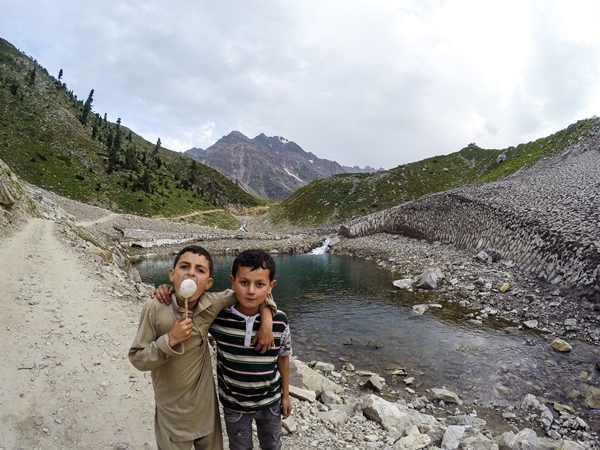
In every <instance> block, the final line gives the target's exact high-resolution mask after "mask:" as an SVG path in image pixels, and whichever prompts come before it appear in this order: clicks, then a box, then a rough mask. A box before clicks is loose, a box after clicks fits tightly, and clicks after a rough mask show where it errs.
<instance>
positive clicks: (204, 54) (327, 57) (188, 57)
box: [0, 0, 600, 169]
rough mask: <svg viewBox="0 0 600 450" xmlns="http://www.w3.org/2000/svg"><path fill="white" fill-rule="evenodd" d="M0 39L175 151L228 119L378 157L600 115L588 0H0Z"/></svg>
mask: <svg viewBox="0 0 600 450" xmlns="http://www.w3.org/2000/svg"><path fill="white" fill-rule="evenodd" d="M0 7H1V11H2V14H1V15H0V37H2V38H4V39H6V40H7V41H9V42H10V43H12V44H13V45H14V46H15V47H17V48H18V49H19V50H21V51H23V52H25V53H26V54H27V55H29V56H31V57H32V58H34V59H36V60H37V61H38V62H39V63H40V64H41V65H42V66H44V67H45V68H46V69H47V70H48V72H49V73H50V74H52V75H54V76H55V77H57V76H58V72H59V70H61V69H62V70H63V73H64V75H63V81H64V82H65V83H66V84H67V87H68V88H69V89H72V90H73V91H74V93H75V94H76V95H77V96H78V97H79V98H80V99H85V98H87V95H88V94H89V92H90V90H91V89H94V92H95V94H94V103H93V109H94V111H95V112H97V113H100V114H102V115H103V114H104V113H107V115H108V118H109V120H111V121H116V120H117V118H121V120H122V123H123V125H125V126H128V127H130V128H132V129H133V130H134V131H135V132H137V133H139V134H141V135H142V136H143V137H145V138H146V139H148V140H149V141H152V142H156V140H157V139H158V138H160V139H161V141H162V144H163V147H166V148H169V149H171V150H178V151H185V150H187V149H189V148H191V147H201V148H206V147H209V146H210V145H211V144H213V143H214V142H216V141H217V140H218V139H220V138H221V137H222V136H224V135H226V134H228V133H230V132H231V131H233V130H237V131H240V132H242V133H244V134H245V135H246V136H248V137H251V138H252V137H255V136H256V135H258V134H260V133H265V134H266V135H268V136H283V137H285V138H286V139H289V140H292V141H294V142H296V143H297V144H298V145H300V146H301V147H302V148H303V149H304V150H306V151H309V152H313V153H314V154H315V155H317V156H318V157H320V158H326V159H330V160H335V161H337V162H339V163H340V164H343V165H346V166H354V165H359V166H361V167H363V166H366V165H370V166H373V167H375V168H379V167H383V168H386V169H389V168H392V167H396V166H398V165H400V164H405V163H407V162H412V161H418V160H421V159H424V158H427V157H430V156H435V155H442V154H449V153H452V152H455V151H458V150H460V149H461V148H462V147H464V146H466V145H467V144H469V143H471V142H476V143H477V144H478V145H479V146H481V147H484V148H505V147H508V146H510V145H518V144H520V143H523V142H528V141H530V140H534V139H537V138H539V137H543V136H547V135H549V134H551V133H554V132H556V131H558V130H561V129H563V128H565V127H567V126H568V125H569V124H571V123H573V122H576V121H577V120H579V119H584V118H588V117H592V116H593V115H595V114H598V115H600V60H599V59H600V26H598V24H599V23H600V2H598V1H596V0H589V1H584V0H570V1H568V2H567V1H564V0H537V1H535V0H514V1H513V0H502V1H496V0H422V1H417V0H389V1H384V0H368V1H366V0H365V1H353V0H330V1H327V0H325V1H323V0H319V1H316V0H302V1H291V0H238V1H230V0H219V1H204V0H179V1H154V0H128V1H127V2H124V1H92V2H90V1H81V0H62V1H61V2H60V6H59V4H57V3H56V2H54V1H48V0H19V1H18V2H16V1H14V0H0Z"/></svg>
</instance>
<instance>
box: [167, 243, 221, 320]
mask: <svg viewBox="0 0 600 450" xmlns="http://www.w3.org/2000/svg"><path fill="white" fill-rule="evenodd" d="M188 278H189V279H191V280H194V282H195V283H196V286H197V288H196V292H195V293H194V295H193V296H191V297H190V298H189V299H188V306H189V307H190V308H191V307H193V305H194V304H195V302H196V301H197V300H198V298H200V296H201V295H202V294H203V293H204V291H205V290H207V289H210V288H211V287H212V285H213V279H212V278H211V277H210V268H209V265H208V259H206V256H204V255H197V254H196V253H192V252H186V253H184V254H183V255H181V258H179V261H177V265H176V266H175V267H174V268H171V269H169V280H171V283H173V286H174V287H175V295H176V296H177V301H178V303H179V304H180V306H183V304H184V302H185V300H184V299H183V298H182V297H181V296H180V295H179V286H181V282H182V281H183V280H185V279H188Z"/></svg>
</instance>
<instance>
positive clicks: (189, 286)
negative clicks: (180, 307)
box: [179, 278, 197, 319]
mask: <svg viewBox="0 0 600 450" xmlns="http://www.w3.org/2000/svg"><path fill="white" fill-rule="evenodd" d="M196 289H197V286H196V283H195V282H194V280H191V279H189V278H187V279H185V280H183V281H182V282H181V285H180V286H179V295H181V296H182V297H183V298H184V299H185V318H186V319H187V316H188V299H189V298H190V297H191V296H192V295H194V294H195V293H196Z"/></svg>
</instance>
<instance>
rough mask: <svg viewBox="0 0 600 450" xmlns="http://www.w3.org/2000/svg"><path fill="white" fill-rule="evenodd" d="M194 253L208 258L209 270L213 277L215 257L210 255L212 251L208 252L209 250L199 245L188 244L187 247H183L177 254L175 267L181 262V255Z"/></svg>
mask: <svg viewBox="0 0 600 450" xmlns="http://www.w3.org/2000/svg"><path fill="white" fill-rule="evenodd" d="M188 252H190V253H194V254H196V255H201V256H204V257H205V258H206V259H207V260H208V271H209V274H208V275H209V276H211V277H212V271H213V259H212V256H210V253H209V252H208V250H206V249H205V248H204V247H200V246H199V245H188V246H187V247H183V248H182V249H181V250H179V253H177V256H175V262H173V268H175V267H177V263H178V262H179V259H180V258H181V256H182V255H183V254H184V253H188Z"/></svg>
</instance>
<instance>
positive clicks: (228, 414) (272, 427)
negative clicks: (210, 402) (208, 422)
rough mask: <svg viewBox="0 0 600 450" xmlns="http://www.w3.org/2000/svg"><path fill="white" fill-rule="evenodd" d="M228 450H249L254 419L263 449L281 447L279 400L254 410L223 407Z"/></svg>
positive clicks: (273, 449) (270, 449)
mask: <svg viewBox="0 0 600 450" xmlns="http://www.w3.org/2000/svg"><path fill="white" fill-rule="evenodd" d="M223 410H224V411H225V427H226V429H227V437H228V438H229V448H230V450H251V449H252V448H253V446H252V421H256V429H257V431H258V441H259V442H260V448H261V449H263V450H280V449H281V445H282V444H281V402H277V403H276V404H275V405H273V406H271V407H270V408H267V409H263V410H261V411H255V412H239V411H233V410H231V409H227V408H223Z"/></svg>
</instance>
